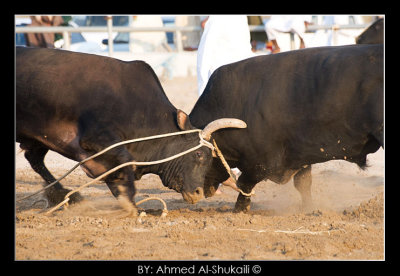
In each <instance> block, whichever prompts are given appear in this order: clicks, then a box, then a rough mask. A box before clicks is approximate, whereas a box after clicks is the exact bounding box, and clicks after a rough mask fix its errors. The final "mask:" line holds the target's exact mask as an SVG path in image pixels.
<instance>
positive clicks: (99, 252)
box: [15, 77, 385, 260]
mask: <svg viewBox="0 0 400 276" xmlns="http://www.w3.org/2000/svg"><path fill="white" fill-rule="evenodd" d="M162 85H163V87H164V89H165V91H166V93H167V95H168V97H169V98H170V100H171V102H172V103H173V104H174V105H175V106H176V107H178V108H181V109H182V110H184V111H185V112H187V113H189V112H190V110H191V108H192V106H193V104H194V102H195V101H196V99H197V83H196V77H185V78H183V77H182V78H174V79H172V80H170V79H163V80H162ZM15 145H16V151H15V153H16V172H15V179H16V183H15V187H16V198H17V199H18V198H21V197H23V196H26V195H28V194H31V193H33V192H34V191H37V190H39V189H40V188H41V187H42V183H43V180H42V179H41V178H40V176H39V175H37V174H36V173H34V172H33V170H32V169H31V168H30V166H29V164H28V163H27V161H26V160H25V158H24V156H23V153H22V152H20V151H19V145H18V143H16V144H15ZM45 162H46V165H47V166H48V168H49V169H50V171H51V172H52V173H53V174H54V176H55V177H56V178H57V177H60V176H61V175H63V174H64V173H65V172H66V171H68V169H70V168H71V167H73V166H74V165H75V164H76V163H75V162H74V161H71V160H69V159H66V158H64V157H62V156H60V155H58V154H57V153H54V152H49V153H48V155H47V156H46V159H45ZM368 162H369V165H370V167H369V168H368V169H367V170H365V171H362V170H360V169H359V168H358V167H357V166H356V165H354V164H351V163H348V162H345V161H330V162H326V163H323V164H316V165H314V166H313V186H312V197H313V200H314V210H313V211H312V212H302V211H301V210H300V203H301V202H300V201H301V200H300V195H299V193H298V192H297V190H296V189H295V188H294V186H293V181H290V182H289V183H287V184H285V185H278V184H275V183H273V182H271V181H263V182H260V183H259V184H257V186H256V188H255V191H256V195H255V196H254V197H253V198H252V206H251V211H250V212H249V213H247V214H243V213H241V214H235V213H232V209H233V207H234V204H235V202H236V198H237V192H235V191H233V190H231V189H230V188H227V187H224V188H223V193H222V194H221V195H217V196H214V197H212V198H208V199H204V200H202V201H200V202H199V203H197V204H195V205H189V204H187V203H185V202H184V201H183V199H182V196H181V195H180V194H178V193H176V192H175V191H173V190H170V189H168V188H165V187H163V185H162V183H161V181H160V179H159V178H158V176H156V175H152V174H150V175H145V176H143V178H142V179H141V180H140V181H138V182H136V186H137V188H138V194H137V196H136V199H137V201H138V200H140V199H143V198H145V197H146V196H158V197H160V198H162V199H164V200H165V202H166V204H167V206H168V210H169V213H168V215H167V216H166V217H165V218H161V217H160V214H161V209H162V205H161V203H160V202H158V201H149V202H146V203H143V204H142V205H140V206H139V207H141V208H143V209H144V210H146V212H147V216H145V217H143V218H141V220H136V219H132V218H119V216H121V215H123V214H124V211H123V210H122V209H121V207H120V205H119V204H118V202H117V200H116V199H115V198H114V197H113V196H112V195H111V193H110V191H109V189H108V188H107V186H106V184H105V183H101V182H100V183H97V184H93V185H91V186H89V187H87V188H85V189H84V190H83V191H82V192H81V194H82V195H83V196H84V197H85V201H83V202H82V203H80V204H78V205H75V206H70V207H69V208H68V209H64V210H60V211H56V212H54V213H52V214H50V215H45V214H44V213H43V212H41V211H42V208H43V205H44V204H43V203H41V202H38V203H37V204H35V205H33V206H31V205H32V203H33V202H34V201H35V200H37V199H38V198H40V195H39V196H37V197H36V198H35V197H34V198H30V199H28V200H26V201H23V202H19V203H17V204H16V220H15V229H16V231H15V241H16V244H15V259H16V260H383V259H385V246H384V239H385V235H384V233H385V229H384V150H382V149H380V150H379V151H378V152H376V153H375V154H371V155H369V156H368ZM88 181H90V178H88V177H87V176H86V175H85V173H84V172H83V171H82V170H81V169H77V170H75V171H74V172H73V173H72V174H71V175H70V176H68V177H67V178H66V179H64V180H63V181H62V183H63V185H64V186H65V187H67V188H70V189H74V188H77V187H79V186H80V185H82V184H84V183H86V182H88Z"/></svg>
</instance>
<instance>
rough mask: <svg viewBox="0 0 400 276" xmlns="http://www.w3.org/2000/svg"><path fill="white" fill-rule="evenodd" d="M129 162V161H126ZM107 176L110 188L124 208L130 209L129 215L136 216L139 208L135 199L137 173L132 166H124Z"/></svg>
mask: <svg viewBox="0 0 400 276" xmlns="http://www.w3.org/2000/svg"><path fill="white" fill-rule="evenodd" d="M125 162H128V161H125ZM116 173H117V175H115V174H111V175H110V177H107V178H106V183H107V186H108V188H109V189H110V191H111V193H112V194H113V196H114V197H116V198H117V199H118V201H119V203H120V204H121V206H122V208H124V209H125V210H127V211H128V214H129V215H132V216H136V215H137V208H136V204H135V200H134V196H135V194H136V188H135V185H134V179H135V174H134V171H133V169H132V167H131V166H128V167H125V168H122V169H121V170H120V171H117V172H116Z"/></svg>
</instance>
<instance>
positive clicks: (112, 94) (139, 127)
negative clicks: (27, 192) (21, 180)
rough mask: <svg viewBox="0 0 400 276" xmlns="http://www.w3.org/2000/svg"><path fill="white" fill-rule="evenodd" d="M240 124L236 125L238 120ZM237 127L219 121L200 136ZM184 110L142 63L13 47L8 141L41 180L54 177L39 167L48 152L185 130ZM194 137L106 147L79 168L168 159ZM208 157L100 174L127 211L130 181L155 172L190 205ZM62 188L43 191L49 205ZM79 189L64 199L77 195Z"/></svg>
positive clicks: (91, 150)
mask: <svg viewBox="0 0 400 276" xmlns="http://www.w3.org/2000/svg"><path fill="white" fill-rule="evenodd" d="M239 125H241V124H239ZM224 127H243V125H241V126H238V122H237V120H236V121H235V120H221V121H218V122H217V123H216V122H213V123H212V124H210V125H208V128H207V129H204V130H203V132H204V133H203V132H202V133H201V134H200V135H201V136H203V137H208V136H209V135H210V133H211V132H213V131H216V130H218V129H219V128H224ZM192 128H193V127H192V125H191V124H190V121H189V119H188V116H187V115H186V114H185V113H184V112H183V111H180V110H177V109H176V108H175V107H174V106H173V105H172V104H171V103H170V101H169V100H168V98H167V96H166V95H165V93H164V91H163V89H162V87H161V84H160V82H159V80H158V78H157V76H156V75H155V73H154V71H153V70H152V69H151V67H150V66H149V65H147V64H146V63H144V62H142V61H132V62H123V61H120V60H116V59H112V58H107V57H101V56H96V55H89V54H81V53H73V52H69V51H63V50H54V49H52V50H50V49H39V48H36V49H35V48H25V47H17V49H16V140H17V142H19V143H20V147H21V148H22V149H23V150H25V157H26V159H27V160H28V161H29V163H30V165H31V167H32V168H33V170H35V171H36V172H37V173H38V174H40V175H41V176H42V178H43V179H44V180H45V181H46V183H45V186H46V185H49V184H50V183H52V182H54V181H55V180H56V179H55V178H54V177H53V175H52V174H51V173H50V172H49V171H48V169H47V168H46V167H45V165H44V157H45V155H46V153H47V152H48V150H49V149H50V150H53V151H55V152H58V153H60V154H62V155H63V156H65V157H67V158H70V159H72V160H75V161H82V160H84V159H86V158H87V157H89V156H91V155H93V154H95V153H97V152H99V151H101V150H103V149H104V148H106V147H108V146H110V145H112V144H114V143H117V142H120V141H123V140H130V139H134V138H138V137H147V136H152V135H156V134H163V133H171V132H177V131H180V130H189V129H192ZM198 143H199V135H198V133H194V134H186V135H180V136H173V137H168V138H163V139H158V140H150V141H145V142H140V143H135V144H128V145H124V146H120V147H117V148H114V149H112V150H110V151H108V152H106V153H105V154H103V155H101V156H99V157H96V158H95V159H92V160H90V161H87V162H86V163H83V164H82V165H81V166H82V168H83V170H84V171H85V172H86V173H87V175H88V176H90V177H97V176H99V175H101V174H103V173H104V172H106V171H107V170H109V169H112V168H114V167H116V166H118V165H120V164H122V163H125V162H130V161H134V160H136V161H154V160H159V159H164V158H166V157H170V156H172V155H174V154H177V153H180V152H182V151H184V150H187V149H189V148H192V147H194V146H196V145H198ZM211 160H212V156H211V150H210V149H209V148H207V147H200V148H199V149H197V150H196V151H193V152H191V153H188V154H186V155H184V156H182V157H180V158H177V159H174V160H172V161H168V162H166V163H161V164H157V165H149V166H143V167H142V166H140V167H136V168H133V167H132V166H129V167H124V168H122V169H120V170H118V171H116V172H114V173H112V174H110V175H108V176H107V177H106V178H105V182H106V183H107V185H108V187H109V188H110V190H111V192H112V194H113V195H114V196H115V197H116V198H118V199H119V200H120V202H121V203H122V205H123V206H124V207H126V208H127V209H128V210H130V211H132V212H133V211H134V210H135V207H134V195H135V187H134V185H133V183H134V180H136V179H140V178H141V176H142V175H143V174H146V173H155V174H157V175H159V176H160V178H161V180H162V182H163V184H164V185H165V186H168V187H169V188H172V189H174V190H176V191H177V192H180V193H182V196H183V197H184V199H185V200H186V201H188V202H190V203H195V202H197V201H198V200H200V199H201V198H203V182H204V175H205V172H206V170H207V169H208V168H209V166H210V164H211V162H212V161H211ZM68 192H69V190H68V189H65V188H63V187H62V185H61V184H60V183H57V184H56V185H54V186H52V187H51V188H49V189H47V190H46V191H45V195H46V197H47V199H48V200H49V203H50V204H51V205H54V204H57V203H59V202H60V201H62V200H63V199H64V196H65V195H66V194H67V193H68ZM81 199H82V197H81V196H80V195H79V193H75V194H73V195H72V196H71V202H76V201H79V200H81Z"/></svg>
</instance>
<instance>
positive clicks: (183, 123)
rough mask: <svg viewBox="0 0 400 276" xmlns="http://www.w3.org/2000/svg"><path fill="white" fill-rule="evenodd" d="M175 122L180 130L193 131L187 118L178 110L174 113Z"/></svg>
mask: <svg viewBox="0 0 400 276" xmlns="http://www.w3.org/2000/svg"><path fill="white" fill-rule="evenodd" d="M176 121H177V123H178V126H179V128H180V129H181V130H189V129H193V126H192V124H191V123H190V120H189V116H188V115H187V114H186V113H185V112H183V111H182V110H180V109H178V110H177V111H176Z"/></svg>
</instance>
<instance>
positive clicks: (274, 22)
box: [265, 15, 311, 54]
mask: <svg viewBox="0 0 400 276" xmlns="http://www.w3.org/2000/svg"><path fill="white" fill-rule="evenodd" d="M310 22H311V15H272V16H271V17H270V19H269V20H268V21H267V22H266V23H265V31H266V33H267V36H268V40H269V41H271V42H272V45H273V50H272V53H273V54H274V53H279V52H280V47H279V44H278V42H277V40H276V37H277V36H278V33H294V34H297V35H298V36H299V39H300V46H299V48H300V49H302V48H305V43H304V40H303V36H304V33H305V31H306V25H307V24H309V23H310Z"/></svg>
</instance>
